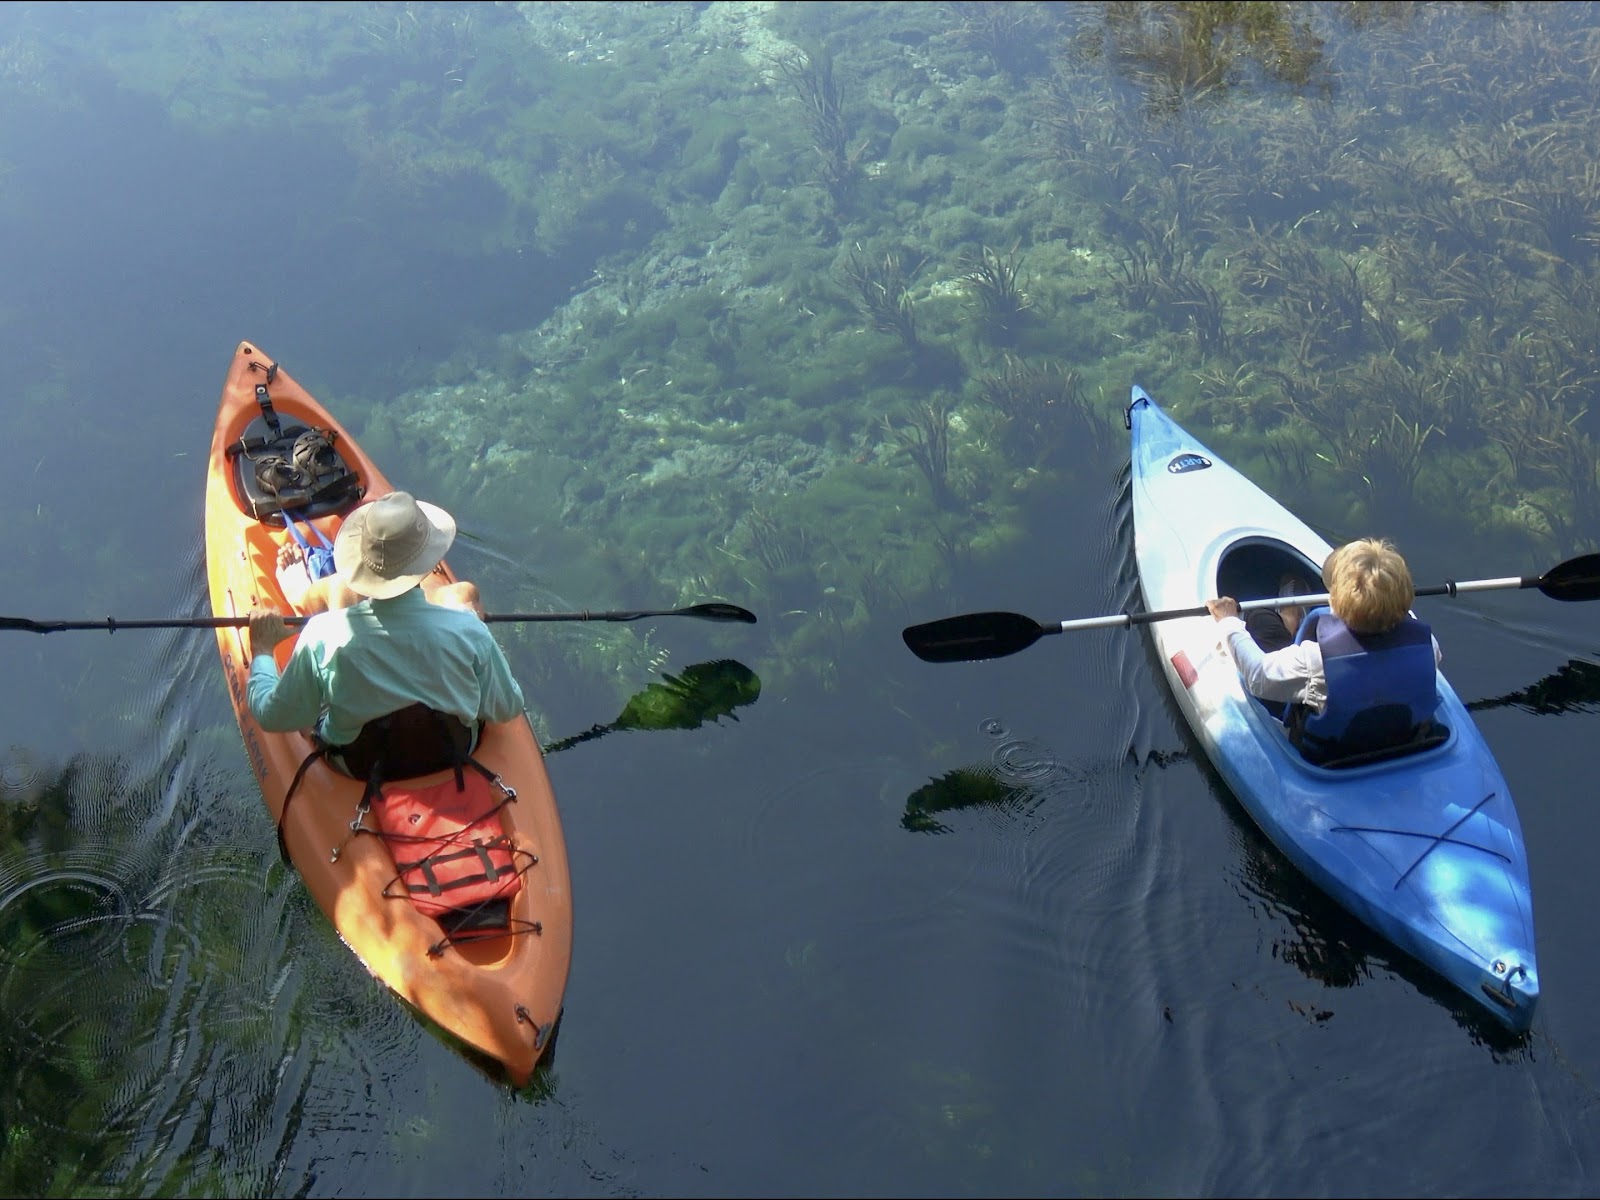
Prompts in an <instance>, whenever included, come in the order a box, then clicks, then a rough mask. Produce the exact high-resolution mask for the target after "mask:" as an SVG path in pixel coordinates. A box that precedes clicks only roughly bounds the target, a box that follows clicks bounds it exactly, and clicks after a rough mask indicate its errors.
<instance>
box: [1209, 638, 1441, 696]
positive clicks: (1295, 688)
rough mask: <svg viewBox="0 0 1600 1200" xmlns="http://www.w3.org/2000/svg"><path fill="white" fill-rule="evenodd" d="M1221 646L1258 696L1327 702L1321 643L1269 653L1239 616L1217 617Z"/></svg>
mask: <svg viewBox="0 0 1600 1200" xmlns="http://www.w3.org/2000/svg"><path fill="white" fill-rule="evenodd" d="M1217 633H1218V635H1219V636H1220V637H1221V639H1222V646H1223V649H1225V650H1227V652H1228V657H1229V658H1231V659H1233V664H1234V666H1236V667H1238V668H1239V676H1240V678H1241V679H1242V680H1243V681H1244V688H1245V691H1247V692H1249V693H1250V694H1251V695H1252V696H1258V697H1260V698H1261V699H1262V700H1279V701H1282V702H1283V703H1285V704H1304V705H1305V706H1306V707H1307V708H1311V709H1314V710H1316V711H1317V712H1321V711H1322V710H1323V709H1324V708H1326V707H1327V704H1328V677H1327V675H1326V674H1324V673H1323V670H1322V647H1321V646H1319V645H1317V643H1316V642H1296V643H1294V645H1292V646H1285V647H1284V648H1283V649H1282V650H1274V651H1272V652H1271V653H1270V654H1269V653H1267V652H1266V651H1264V650H1262V649H1261V647H1260V646H1258V645H1256V640H1255V638H1253V637H1251V636H1250V631H1249V630H1248V629H1246V628H1245V624H1244V621H1243V619H1241V618H1239V617H1223V618H1221V619H1220V620H1218V621H1217ZM1443 657H1444V656H1443V654H1442V653H1441V651H1440V650H1439V639H1438V638H1434V639H1433V661H1434V664H1435V665H1437V664H1438V663H1439V662H1441V661H1442V660H1443Z"/></svg>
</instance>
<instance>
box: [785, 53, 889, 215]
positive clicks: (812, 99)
mask: <svg viewBox="0 0 1600 1200" xmlns="http://www.w3.org/2000/svg"><path fill="white" fill-rule="evenodd" d="M772 66H773V68H774V69H775V70H776V71H777V72H778V74H780V75H782V76H783V78H784V80H785V81H786V82H787V83H788V84H789V90H790V91H791V92H793V93H794V95H795V97H796V98H798V99H799V101H800V103H801V106H802V107H803V109H804V111H805V123H806V131H807V132H808V133H809V134H810V135H811V149H812V151H813V152H814V153H815V154H816V156H817V175H818V182H820V183H821V184H822V187H823V190H824V191H826V192H827V193H828V196H829V198H830V199H831V200H832V201H833V202H834V204H835V205H839V204H843V203H844V201H845V200H846V199H847V198H848V196H849V192H850V188H851V186H852V185H853V184H854V182H855V178H856V168H857V166H858V165H859V164H860V162H861V156H862V155H863V154H865V153H866V149H867V144H868V143H867V142H866V141H865V140H863V141H862V142H861V143H860V144H859V145H857V146H856V147H855V148H854V149H852V148H851V146H850V132H849V130H848V128H847V127H846V125H845V118H844V93H843V92H842V91H841V90H840V88H839V85H838V83H836V82H835V81H834V78H833V56H832V55H831V54H829V53H828V52H827V51H826V50H823V49H821V48H814V49H813V50H811V51H810V53H806V54H801V53H796V54H788V55H783V56H780V57H776V58H774V59H772Z"/></svg>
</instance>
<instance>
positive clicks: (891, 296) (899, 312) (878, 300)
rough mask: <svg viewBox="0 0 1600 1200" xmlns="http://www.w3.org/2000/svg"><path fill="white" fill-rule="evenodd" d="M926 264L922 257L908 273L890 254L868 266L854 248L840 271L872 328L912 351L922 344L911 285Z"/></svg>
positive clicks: (897, 257)
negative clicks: (889, 334) (919, 337)
mask: <svg viewBox="0 0 1600 1200" xmlns="http://www.w3.org/2000/svg"><path fill="white" fill-rule="evenodd" d="M927 261H928V260H927V258H926V256H924V257H923V258H920V259H918V260H917V262H916V264H915V265H913V266H912V267H911V268H910V269H909V270H907V269H906V268H905V267H903V266H902V265H901V263H900V255H899V254H898V253H896V252H895V251H892V250H891V251H889V252H888V253H886V254H885V255H884V256H883V259H882V260H881V261H880V262H876V263H874V262H869V261H868V260H867V259H866V257H865V256H864V255H863V253H862V250H861V247H860V246H859V245H857V246H856V247H855V249H853V250H851V251H850V257H849V259H848V261H847V262H846V263H845V265H844V267H843V273H844V277H845V279H846V281H847V282H848V283H849V284H850V287H851V289H852V290H853V291H854V292H855V300H856V306H857V308H859V309H860V310H861V314H862V315H863V316H864V317H866V318H867V320H868V321H869V322H870V323H871V325H872V328H874V329H876V330H878V331H879V332H881V333H893V334H896V335H898V337H899V338H900V340H901V341H902V342H904V343H905V344H906V347H907V348H908V349H911V350H915V349H916V348H917V347H918V346H919V345H920V344H921V343H920V342H919V340H918V338H917V317H916V310H915V307H914V305H913V304H912V301H911V281H912V279H914V278H915V277H916V274H917V272H918V271H920V270H922V266H923V264H924V263H926V262H927Z"/></svg>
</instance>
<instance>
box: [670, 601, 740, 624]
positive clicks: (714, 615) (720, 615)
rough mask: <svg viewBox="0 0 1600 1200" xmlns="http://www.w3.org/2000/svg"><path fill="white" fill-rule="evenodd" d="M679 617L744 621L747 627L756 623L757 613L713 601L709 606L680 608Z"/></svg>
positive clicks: (734, 605) (698, 605) (735, 605)
mask: <svg viewBox="0 0 1600 1200" xmlns="http://www.w3.org/2000/svg"><path fill="white" fill-rule="evenodd" d="M677 615H678V616H681V617H704V618H705V619H706V620H707V621H742V622H743V623H744V624H746V625H754V624H755V623H756V615H755V613H753V612H751V611H750V610H749V609H748V608H740V607H739V606H738V605H737V604H724V603H722V601H720V600H713V601H711V602H710V603H708V604H696V605H693V606H692V607H690V608H680V609H679V610H678V612H677Z"/></svg>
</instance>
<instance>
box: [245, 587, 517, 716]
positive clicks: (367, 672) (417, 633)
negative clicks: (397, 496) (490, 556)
mask: <svg viewBox="0 0 1600 1200" xmlns="http://www.w3.org/2000/svg"><path fill="white" fill-rule="evenodd" d="M252 649H254V647H252ZM248 699H249V704H250V711H251V713H253V714H254V715H255V718H256V720H257V721H259V722H261V728H263V729H265V730H267V731H268V732H271V733H287V732H289V731H290V730H294V729H309V728H311V727H312V726H313V725H315V726H316V729H317V732H318V733H319V734H320V735H321V737H322V739H323V741H325V742H328V743H329V744H331V745H334V746H346V745H349V744H350V743H351V742H353V741H354V740H355V739H356V736H357V735H358V734H359V733H360V732H361V727H362V726H363V725H365V724H366V723H367V722H368V721H370V720H373V719H374V718H376V717H381V716H384V715H385V714H387V713H392V712H395V711H397V710H398V709H402V708H404V707H406V706H407V705H408V704H415V703H418V702H420V703H422V704H426V705H428V707H430V708H436V709H438V710H439V711H440V712H447V713H451V714H453V715H455V716H456V717H458V718H460V719H461V721H462V722H464V723H465V724H467V725H468V726H472V725H475V724H476V723H477V722H479V721H484V722H496V721H509V720H511V719H512V718H513V717H516V716H519V715H520V714H521V713H522V712H523V711H524V705H523V699H522V689H521V688H520V687H518V686H517V681H516V680H515V679H514V678H513V677H512V675H511V665H510V664H509V663H508V662H507V661H506V656H505V652H504V651H503V650H501V649H500V644H499V643H498V642H496V641H495V640H494V635H493V634H492V633H490V632H489V627H488V626H487V625H485V624H484V623H483V621H482V620H481V619H479V617H478V616H477V615H476V614H474V613H472V612H469V611H467V610H466V609H463V608H450V607H447V606H445V605H442V604H434V603H432V602H431V601H430V600H429V599H428V598H427V596H426V595H424V594H423V591H422V589H421V588H420V587H418V588H412V589H411V590H410V591H409V592H402V593H401V594H400V595H398V596H395V597H393V598H391V599H388V600H363V601H361V602H360V603H359V604H353V605H351V606H350V607H348V608H339V609H334V610H332V611H331V612H325V613H318V614H317V615H316V616H314V617H312V618H310V619H309V620H308V621H307V622H306V623H305V625H304V626H303V627H302V628H301V630H300V639H299V641H298V643H296V645H295V650H294V654H293V655H291V656H290V658H289V661H288V663H287V665H285V667H284V669H283V674H282V675H281V676H280V675H279V673H278V667H277V663H276V662H275V661H274V660H273V657H272V655H271V654H270V653H266V652H262V653H259V654H256V655H255V656H254V657H253V658H252V659H251V661H250V685H249V689H248Z"/></svg>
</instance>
